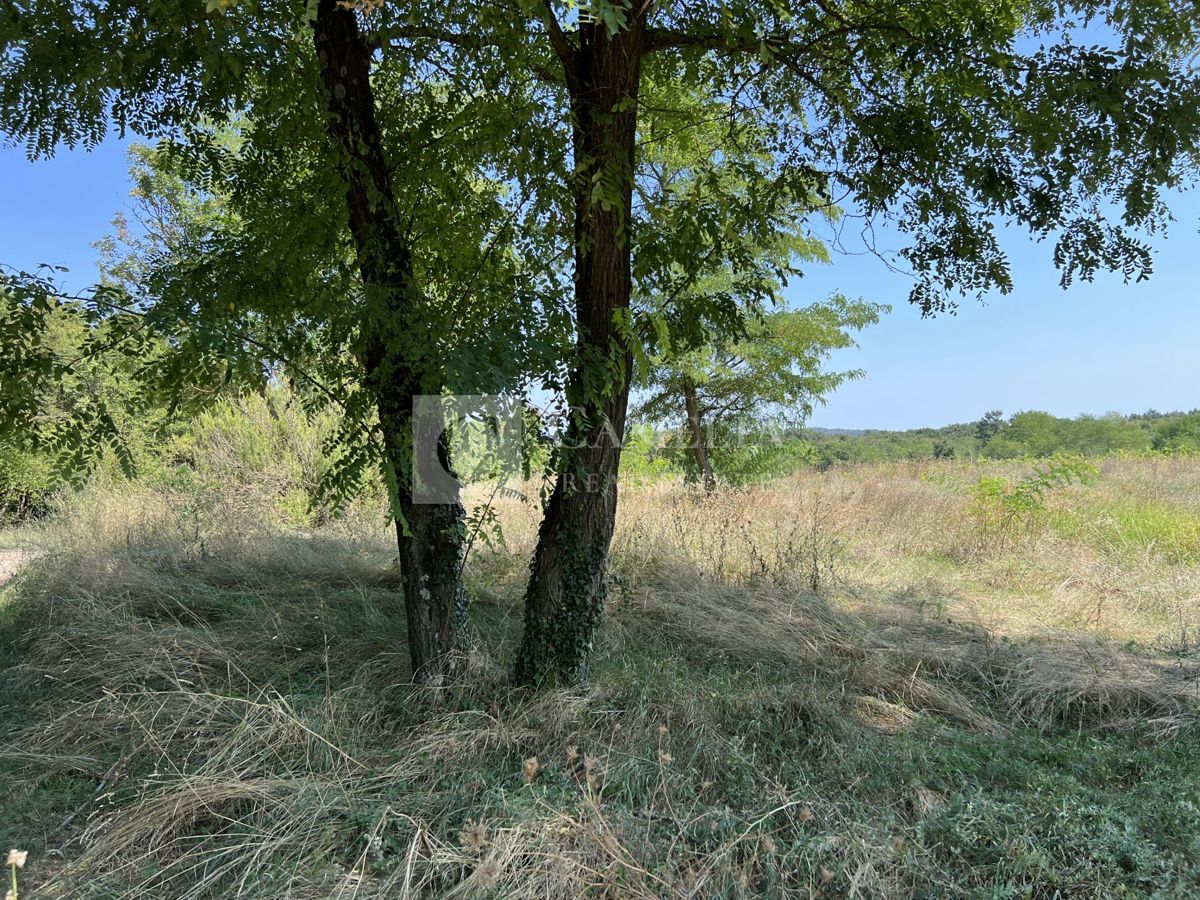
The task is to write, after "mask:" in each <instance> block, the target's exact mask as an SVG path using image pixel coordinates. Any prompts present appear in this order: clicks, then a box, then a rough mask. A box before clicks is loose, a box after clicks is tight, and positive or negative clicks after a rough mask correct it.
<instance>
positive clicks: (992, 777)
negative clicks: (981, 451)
mask: <svg viewBox="0 0 1200 900" xmlns="http://www.w3.org/2000/svg"><path fill="white" fill-rule="evenodd" d="M1197 465H1198V463H1197V462H1196V461H1186V460H1180V461H1177V462H1173V463H1171V464H1170V465H1169V466H1168V465H1167V464H1165V463H1163V462H1162V461H1159V460H1152V461H1139V460H1126V461H1120V462H1116V463H1106V464H1105V466H1104V469H1105V471H1104V472H1103V476H1102V478H1101V479H1100V480H1099V481H1098V482H1097V483H1095V484H1093V485H1089V486H1085V487H1070V488H1065V489H1063V490H1062V491H1060V492H1057V493H1055V494H1054V496H1053V497H1051V498H1050V499H1049V500H1048V503H1049V512H1048V515H1047V516H1045V517H1039V518H1037V519H1036V520H1031V521H1030V522H1028V523H1026V524H1025V525H1023V526H1022V527H1021V528H1020V529H1018V530H1017V531H1016V532H1015V533H1012V534H1006V535H1005V536H1004V537H1003V539H1000V538H998V537H997V535H996V534H995V533H994V532H993V531H992V530H989V529H987V528H983V527H981V525H980V522H979V520H978V518H977V517H976V516H974V515H973V514H972V511H971V504H972V497H973V493H972V490H973V486H974V485H975V484H977V483H978V480H979V478H980V477H981V476H983V475H985V474H990V475H996V474H1006V475H1009V476H1011V477H1014V478H1016V477H1020V475H1021V474H1022V472H1023V469H1022V467H1021V466H1020V464H1016V463H1013V464H1003V465H1001V466H999V467H990V468H988V469H986V470H985V469H981V468H979V467H977V466H974V465H968V464H959V463H940V464H938V465H936V466H934V465H930V464H912V465H908V464H905V465H890V466H885V467H872V468H864V469H846V470H837V469H835V470H832V471H830V472H827V473H824V474H820V473H802V474H800V475H797V476H794V477H792V478H789V479H787V480H784V481H781V482H776V483H773V484H770V485H764V486H756V487H750V488H745V489H740V490H736V491H735V490H729V491H724V492H719V493H717V494H716V495H713V496H705V495H702V494H700V493H698V492H694V491H690V490H687V489H684V488H683V487H682V486H679V485H671V484H667V485H661V486H658V487H649V486H643V487H642V488H639V489H630V490H627V491H626V492H625V494H624V495H623V498H622V506H621V515H620V522H619V527H618V531H617V535H616V538H615V540H614V549H613V561H612V577H613V582H614V591H613V593H612V601H611V604H610V608H609V610H608V618H607V622H606V625H605V628H604V631H603V635H602V639H601V642H600V646H598V647H597V650H596V653H595V658H594V661H593V669H592V677H591V681H590V684H589V686H588V687H587V688H586V689H583V690H579V691H575V692H557V693H550V694H544V695H530V694H527V693H524V692H521V691H515V690H513V689H511V687H510V686H509V685H508V683H507V677H506V671H507V663H508V660H509V659H510V657H511V653H512V648H513V644H514V642H515V639H516V637H517V636H518V631H519V627H520V612H521V611H520V607H519V599H520V596H521V590H522V587H523V580H524V572H525V561H526V559H527V558H528V553H529V551H530V549H531V547H532V543H533V540H534V537H535V531H536V525H537V520H538V516H539V511H538V509H537V506H536V503H534V502H532V501H522V500H520V499H518V498H517V497H515V496H513V495H504V497H503V499H501V500H500V501H499V506H498V509H497V515H498V517H499V521H500V522H501V524H502V530H503V537H504V540H503V542H499V541H493V542H491V543H490V544H488V543H486V542H477V543H476V544H475V549H474V550H473V553H472V558H471V560H470V562H469V567H468V571H469V578H470V581H471V585H472V588H473V592H474V594H475V596H476V602H475V605H474V610H473V627H474V630H475V638H476V639H475V642H474V649H473V650H472V651H471V654H470V657H469V660H468V662H469V666H468V671H469V673H470V674H469V677H468V678H467V679H466V680H465V681H464V683H463V684H462V685H460V686H458V687H456V688H455V689H454V690H453V691H452V692H451V693H450V695H449V696H437V697H435V696H431V695H428V694H425V693H423V692H421V691H420V690H417V689H414V688H413V687H411V686H410V685H409V684H408V682H407V674H406V673H407V654H406V649H405V646H404V634H405V629H404V623H403V619H402V604H401V603H400V602H399V598H398V597H397V595H396V588H395V583H396V579H395V577H394V573H393V572H392V569H391V566H392V551H391V545H390V539H389V537H388V534H387V532H386V530H385V529H384V528H383V527H382V520H381V519H382V517H381V514H380V511H379V510H377V509H375V510H372V509H370V508H367V507H363V508H362V509H360V510H358V511H357V512H356V513H354V514H353V515H350V516H348V517H344V518H342V519H340V520H339V521H338V522H337V523H336V526H333V527H329V528H323V529H322V528H317V529H314V528H312V527H311V526H312V523H311V522H310V523H308V525H309V527H307V528H306V529H303V530H297V529H295V528H288V527H283V525H282V524H281V522H280V518H279V517H278V516H277V515H274V514H272V515H262V514H260V511H259V510H257V509H255V508H247V507H244V506H242V507H239V506H237V505H234V504H229V505H219V506H207V505H205V504H199V503H196V502H194V498H191V497H189V496H188V495H186V494H185V493H183V492H182V491H181V490H180V489H179V488H178V487H176V488H175V489H174V491H173V492H167V493H164V492H163V491H160V490H149V489H145V488H141V487H138V486H136V485H134V486H131V485H122V486H112V485H109V486H104V485H96V486H93V487H92V488H91V489H90V490H89V491H87V492H85V493H84V494H82V495H80V496H77V497H75V498H73V499H72V500H71V501H70V502H69V505H68V506H66V507H65V508H64V509H63V510H62V511H61V514H60V515H59V517H58V518H56V519H55V520H54V521H53V523H52V524H50V525H48V526H47V527H46V529H45V531H44V533H43V534H42V535H41V536H40V537H39V538H38V539H37V540H36V541H35V543H36V545H37V552H38V555H37V556H36V558H34V559H32V560H31V561H29V562H27V563H26V564H25V567H24V569H23V571H22V572H21V573H20V574H19V575H18V576H17V577H16V578H15V579H14V580H12V581H11V582H9V583H8V585H7V586H5V587H4V588H0V590H2V591H3V594H2V597H3V599H2V601H0V604H2V605H0V653H3V654H4V656H3V658H4V663H5V666H6V669H5V673H4V676H3V679H4V680H3V685H2V686H0V689H2V690H3V695H4V697H5V701H6V702H5V705H4V712H3V718H2V719H0V728H2V729H3V734H4V738H3V745H2V746H0V776H2V777H3V781H4V784H5V795H6V796H5V797H4V798H3V801H2V802H3V810H4V811H3V813H2V814H0V831H2V832H3V834H2V835H0V840H2V839H4V838H7V839H9V841H10V844H11V845H13V846H30V848H31V849H32V850H33V851H34V852H33V854H32V855H31V857H30V863H29V866H28V868H27V869H26V872H25V873H24V874H25V876H26V879H27V881H28V883H31V884H34V885H35V888H34V889H33V890H31V892H30V893H31V895H32V896H45V897H64V898H65V897H72V898H74V897H143V896H154V897H180V898H182V897H228V896H253V897H264V898H265V897H271V898H277V897H295V898H314V897H363V898H368V897H379V898H383V897H417V896H510V897H563V898H566V897H577V896H584V895H595V896H610V897H663V896H671V897H675V896H686V897H714V896H725V897H739V896H770V897H776V896H798V897H804V896H848V895H854V896H872V897H894V896H906V895H907V896H937V895H947V894H960V895H961V894H971V893H975V894H976V895H978V896H1005V895H1021V894H1035V895H1036V894H1045V895H1050V894H1051V893H1053V892H1054V891H1058V892H1059V893H1060V894H1062V895H1113V894H1117V893H1121V892H1124V893H1126V894H1136V893H1142V892H1147V891H1150V890H1152V889H1153V890H1161V891H1163V892H1174V893H1175V894H1176V895H1179V896H1183V895H1186V894H1187V893H1188V892H1189V891H1191V890H1195V889H1197V888H1198V887H1200V872H1198V871H1197V868H1196V866H1197V865H1198V863H1197V862H1196V860H1197V859H1200V857H1198V856H1196V855H1195V854H1194V853H1193V851H1194V850H1195V849H1196V847H1195V837H1194V835H1195V834H1197V833H1200V813H1197V809H1200V796H1197V788H1196V784H1195V779H1194V759H1195V753H1196V751H1197V750H1200V736H1198V734H1197V732H1198V729H1197V728H1196V713H1197V708H1198V702H1200V697H1198V694H1197V679H1198V678H1200V658H1198V657H1197V655H1196V653H1195V650H1194V645H1192V644H1188V641H1187V633H1188V632H1187V628H1188V627H1193V624H1192V623H1195V621H1196V613H1197V606H1196V604H1197V603H1198V602H1200V601H1198V600H1197V597H1200V572H1198V571H1197V566H1196V564H1195V561H1194V560H1192V559H1191V558H1189V557H1187V556H1177V555H1173V554H1172V553H1169V552H1165V551H1164V544H1163V542H1162V539H1161V536H1160V537H1158V538H1156V539H1154V540H1148V539H1147V540H1144V541H1143V540H1142V538H1140V537H1138V538H1136V540H1137V541H1141V543H1138V544H1137V546H1138V548H1139V549H1138V551H1137V552H1131V551H1130V547H1129V546H1128V545H1121V546H1116V545H1110V544H1107V543H1105V542H1103V541H1100V540H1097V539H1095V534H1096V532H1095V531H1094V530H1093V528H1094V527H1100V526H1099V523H1101V522H1102V521H1104V519H1103V517H1104V516H1105V515H1107V514H1108V513H1107V512H1106V510H1111V509H1112V508H1113V504H1114V503H1116V502H1118V501H1122V502H1134V503H1138V502H1142V498H1145V502H1146V503H1153V504H1158V505H1161V506H1162V507H1163V508H1169V509H1173V510H1178V511H1179V515H1181V516H1185V515H1187V514H1188V511H1189V509H1190V504H1191V502H1192V501H1191V499H1190V498H1187V497H1183V496H1180V497H1179V498H1175V497H1174V495H1173V494H1172V493H1170V492H1164V491H1163V490H1162V489H1161V485H1162V484H1163V483H1164V482H1166V483H1169V484H1171V485H1172V486H1173V490H1178V491H1182V492H1187V491H1190V490H1192V489H1194V488H1196V487H1200V470H1198V469H1197V468H1196V467H1197ZM1147 467H1154V468H1155V470H1156V474H1151V473H1149V472H1148V471H1147ZM228 489H229V490H236V485H229V486H228ZM206 490H209V491H211V490H212V488H206ZM528 493H529V494H530V496H535V495H536V494H535V492H533V491H532V490H530V491H528ZM206 496H209V497H211V496H212V495H211V493H209V494H206ZM1130 498H1133V499H1132V500H1130ZM214 510H215V511H214ZM1068 521H1072V522H1073V521H1079V522H1081V523H1084V524H1081V525H1080V526H1079V527H1078V528H1077V529H1076V530H1070V529H1068V528H1066V527H1064V526H1063V525H1062V523H1064V522H1068ZM1131 540H1133V539H1131ZM1131 641H1132V643H1131ZM1168 651H1169V652H1168Z"/></svg>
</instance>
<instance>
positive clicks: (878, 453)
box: [797, 409, 1200, 465]
mask: <svg viewBox="0 0 1200 900" xmlns="http://www.w3.org/2000/svg"><path fill="white" fill-rule="evenodd" d="M797 437H799V438H800V439H801V440H803V441H804V442H805V443H807V444H809V445H810V446H811V447H812V448H813V450H814V452H815V455H816V458H817V460H818V462H819V463H821V464H825V465H829V464H833V463H838V462H881V461H886V460H899V459H937V458H947V459H949V458H975V457H979V456H983V457H989V458H993V459H1011V458H1017V457H1027V456H1031V457H1046V456H1053V455H1054V454H1056V453H1071V454H1080V455H1083V456H1103V455H1106V454H1110V453H1118V452H1122V451H1125V452H1145V451H1150V450H1157V451H1163V452H1195V451H1200V409H1196V410H1192V411H1191V412H1186V413H1185V412H1170V413H1160V412H1158V411H1156V410H1150V411H1148V412H1144V413H1137V414H1134V415H1129V416H1125V415H1120V414H1118V413H1109V414H1108V415H1103V416H1086V415H1085V416H1079V417H1078V418H1075V419H1064V418H1060V417H1058V416H1053V415H1051V414H1050V413H1046V412H1038V411H1029V412H1019V413H1016V414H1015V415H1012V416H1009V417H1007V418H1006V417H1005V416H1004V414H1003V413H1001V412H1000V411H999V410H993V411H991V412H988V413H986V414H984V415H983V416H982V417H981V418H980V419H979V420H978V421H975V422H964V423H960V424H956V425H947V426H945V427H943V428H913V429H910V430H908V431H882V430H879V431H877V430H867V431H855V432H851V431H825V430H822V429H815V428H805V429H801V430H800V431H799V432H798V434H797Z"/></svg>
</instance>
